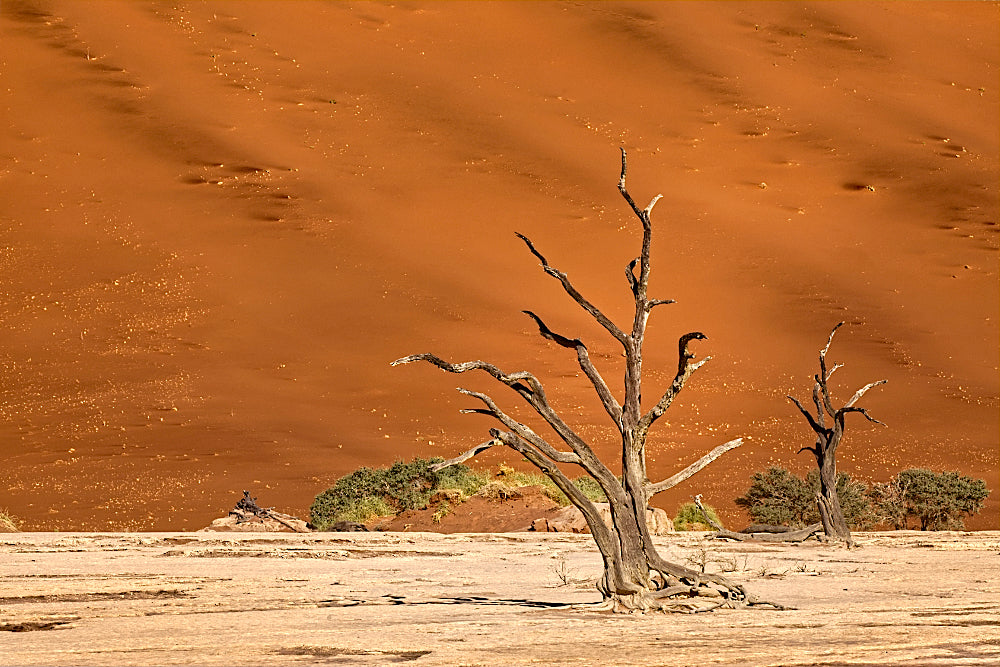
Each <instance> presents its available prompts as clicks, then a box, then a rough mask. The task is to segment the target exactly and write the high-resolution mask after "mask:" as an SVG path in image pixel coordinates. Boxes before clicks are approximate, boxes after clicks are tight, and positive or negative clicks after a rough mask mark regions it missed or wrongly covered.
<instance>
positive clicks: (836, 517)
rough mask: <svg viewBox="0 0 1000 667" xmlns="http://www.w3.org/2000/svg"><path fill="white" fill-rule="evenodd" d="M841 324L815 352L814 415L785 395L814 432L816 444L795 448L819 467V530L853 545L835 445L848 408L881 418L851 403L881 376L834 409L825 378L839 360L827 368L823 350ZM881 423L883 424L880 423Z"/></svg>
mask: <svg viewBox="0 0 1000 667" xmlns="http://www.w3.org/2000/svg"><path fill="white" fill-rule="evenodd" d="M843 325H844V323H843V322H840V323H839V324H837V326H835V327H833V330H832V331H831V332H830V337H829V339H827V341H826V346H825V347H824V348H823V349H822V350H820V353H819V373H817V374H816V375H815V376H814V380H815V384H814V385H813V392H812V399H813V404H814V405H815V408H816V415H815V417H814V416H813V414H812V413H810V412H809V411H808V410H807V409H806V408H805V407H804V406H803V405H802V403H800V402H799V401H798V399H796V398H793V397H792V396H789V397H788V399H789V400H790V401H792V403H794V404H795V406H796V407H797V408H798V409H799V412H801V413H802V414H803V415H804V416H805V418H806V421H808V422H809V426H810V427H812V430H813V431H814V432H815V434H816V444H815V445H813V446H812V447H803V448H802V449H800V450H799V452H803V451H810V452H812V454H813V456H815V457H816V466H817V467H818V468H819V484H820V488H819V491H818V492H817V493H816V506H817V508H818V510H819V516H820V521H821V522H822V523H823V532H824V533H826V536H827V538H828V539H831V540H838V541H842V542H844V543H845V544H846V545H847V546H848V547H853V546H854V539H853V538H852V537H851V530H850V528H849V527H848V525H847V520H846V519H845V518H844V511H843V509H842V508H841V506H840V496H839V495H838V494H837V447H838V446H839V445H840V441H841V439H842V438H843V437H844V417H845V415H846V414H847V413H849V412H858V413H860V414H862V415H864V417H865V418H866V419H867V420H868V421H870V422H874V423H876V424H882V422H880V421H878V420H877V419H875V418H873V417H872V416H871V415H869V414H868V411H867V410H865V409H864V408H859V407H855V403H857V402H858V400H860V399H861V397H862V396H864V395H865V393H866V392H867V391H868V390H869V389H871V388H872V387H876V386H878V385H880V384H885V382H886V381H885V380H879V381H877V382H872V383H870V384H867V385H865V386H864V387H862V388H861V389H859V390H858V391H856V392H855V393H854V396H852V397H851V400H849V401H848V402H847V403H845V404H844V407H842V408H840V409H834V407H833V401H832V399H831V396H830V388H829V386H828V382H829V380H830V377H831V376H832V375H833V374H834V372H835V371H836V370H837V369H838V368H841V367H842V365H841V364H836V365H835V366H834V367H833V368H830V369H827V366H826V354H827V352H829V350H830V345H831V343H833V336H834V334H836V333H837V329H839V328H840V327H842V326H843ZM827 417H829V418H830V420H832V422H833V425H832V426H830V427H827V425H826V423H827ZM883 426H884V424H883Z"/></svg>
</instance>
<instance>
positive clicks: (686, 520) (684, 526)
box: [674, 503, 722, 530]
mask: <svg viewBox="0 0 1000 667" xmlns="http://www.w3.org/2000/svg"><path fill="white" fill-rule="evenodd" d="M703 506H704V507H705V511H706V512H707V513H708V517H709V518H710V519H711V520H712V521H715V522H716V523H717V524H719V525H720V526H721V525H722V520H721V519H719V515H718V514H717V513H716V511H715V508H714V507H712V506H711V505H704V504H703ZM674 530H712V527H711V526H708V525H706V524H705V517H704V516H703V515H702V513H701V510H700V509H698V506H697V505H695V504H694V503H684V504H683V505H681V506H680V509H678V510H677V516H675V517H674Z"/></svg>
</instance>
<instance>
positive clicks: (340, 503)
mask: <svg viewBox="0 0 1000 667" xmlns="http://www.w3.org/2000/svg"><path fill="white" fill-rule="evenodd" d="M441 460H442V459H431V460H426V459H420V458H415V459H413V460H412V461H410V462H409V463H404V462H403V461H397V462H396V463H394V464H392V466H390V467H388V468H367V467H365V468H358V469H357V470H355V471H354V472H352V473H351V474H349V475H346V476H344V477H341V478H340V479H338V480H337V482H336V484H334V485H333V486H332V487H330V488H329V489H327V490H326V491H324V492H323V493H321V494H319V495H318V496H316V500H314V501H313V504H312V506H311V507H310V508H309V518H310V521H311V523H312V524H313V525H314V526H316V528H317V529H319V530H326V529H328V528H329V527H330V526H332V525H333V524H335V523H337V522H338V521H357V522H358V523H364V522H366V521H368V520H370V519H371V518H372V517H375V516H380V515H386V514H397V513H399V512H403V511H405V510H409V509H419V508H423V507H426V505H427V501H428V499H429V498H430V496H431V494H433V493H434V492H435V491H437V490H439V489H457V490H459V491H461V492H462V494H463V495H465V496H467V495H471V494H472V493H475V491H476V490H477V489H478V488H479V487H481V486H482V485H483V484H485V483H486V481H487V480H486V477H485V476H484V475H482V474H481V473H477V472H475V471H473V470H472V469H471V468H469V467H468V466H464V465H454V466H449V467H447V468H444V469H442V470H439V471H437V472H431V471H430V470H428V467H429V466H431V465H433V464H434V463H437V462H440V461H441Z"/></svg>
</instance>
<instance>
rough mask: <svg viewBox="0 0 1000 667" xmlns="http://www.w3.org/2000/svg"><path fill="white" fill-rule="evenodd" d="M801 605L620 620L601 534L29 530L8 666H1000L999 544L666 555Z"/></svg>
mask: <svg viewBox="0 0 1000 667" xmlns="http://www.w3.org/2000/svg"><path fill="white" fill-rule="evenodd" d="M657 542H658V544H659V545H660V548H661V552H662V553H664V554H667V555H668V556H669V557H670V558H671V559H673V560H675V561H678V562H685V563H688V564H695V563H699V562H704V563H705V565H706V567H707V569H709V570H710V571H731V575H730V576H732V577H733V578H735V579H736V580H738V581H740V582H743V583H745V584H746V586H747V587H748V588H749V589H750V590H751V591H752V592H755V593H756V594H757V595H759V596H760V597H762V598H766V599H769V600H772V601H774V602H778V603H781V604H783V605H786V606H789V607H794V609H791V610H784V611H776V610H764V609H756V608H754V609H740V610H725V611H715V612H711V613H704V614H687V615H685V614H671V615H651V616H645V617H643V616H628V615H611V614H607V613H600V612H596V611H592V610H587V609H586V608H574V607H573V605H581V604H583V605H586V604H587V603H591V602H595V601H597V600H598V595H597V594H596V592H595V590H594V589H593V586H592V580H593V578H594V577H595V576H596V575H597V574H598V573H599V571H600V558H599V555H598V554H597V552H596V550H595V549H594V548H593V546H592V542H591V541H590V539H589V537H588V536H580V535H562V534H548V535H536V534H530V533H494V534H477V535H469V534H466V535H440V534H431V533H414V534H408V533H360V534H359V533H351V534H330V533H326V534H310V535H290V534H281V535H277V534H271V535H262V534H245V533H244V534H227V535H219V534H209V533H152V534H138V533H135V534H132V533H108V534H94V533H75V534H56V533H21V534H10V535H4V536H3V537H2V539H0V554H2V557H0V630H12V629H18V628H19V629H22V630H25V631H23V632H0V664H3V665H169V664H199V665H253V664H269V665H301V664H346V665H383V664H392V663H404V662H413V663H414V664H417V665H527V664H567V665H613V664H617V665H705V664H722V665H734V664H752V665H875V664H879V665H888V664H900V663H903V662H907V664H914V665H972V664H985V663H995V662H996V661H998V660H1000V627H998V625H1000V620H998V619H1000V615H998V612H1000V602H998V601H1000V577H998V576H997V575H998V573H1000V532H975V533H955V532H952V533H945V532H942V533H919V532H895V533H863V534H859V535H858V542H859V544H860V545H861V548H859V549H856V550H852V551H847V550H845V549H843V548H836V547H831V546H827V545H823V544H820V543H818V542H810V543H805V544H800V545H781V546H774V545H762V544H747V543H740V544H734V543H726V542H720V541H716V540H711V539H709V538H707V537H706V534H704V533H690V534H678V535H674V536H670V537H665V538H657Z"/></svg>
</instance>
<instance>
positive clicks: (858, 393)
mask: <svg viewBox="0 0 1000 667" xmlns="http://www.w3.org/2000/svg"><path fill="white" fill-rule="evenodd" d="M886 382H888V380H877V381H875V382H870V383H868V384H866V385H865V386H864V387H862V388H861V389H858V390H857V391H856V392H854V396H852V397H851V400H849V401H848V402H847V403H845V404H844V407H845V408H850V407H853V406H854V404H855V403H857V402H858V401H859V400H860V399H861V397H862V396H864V395H865V394H866V393H867V392H868V390H869V389H871V388H872V387H877V386H879V385H880V384H885V383H886Z"/></svg>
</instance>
